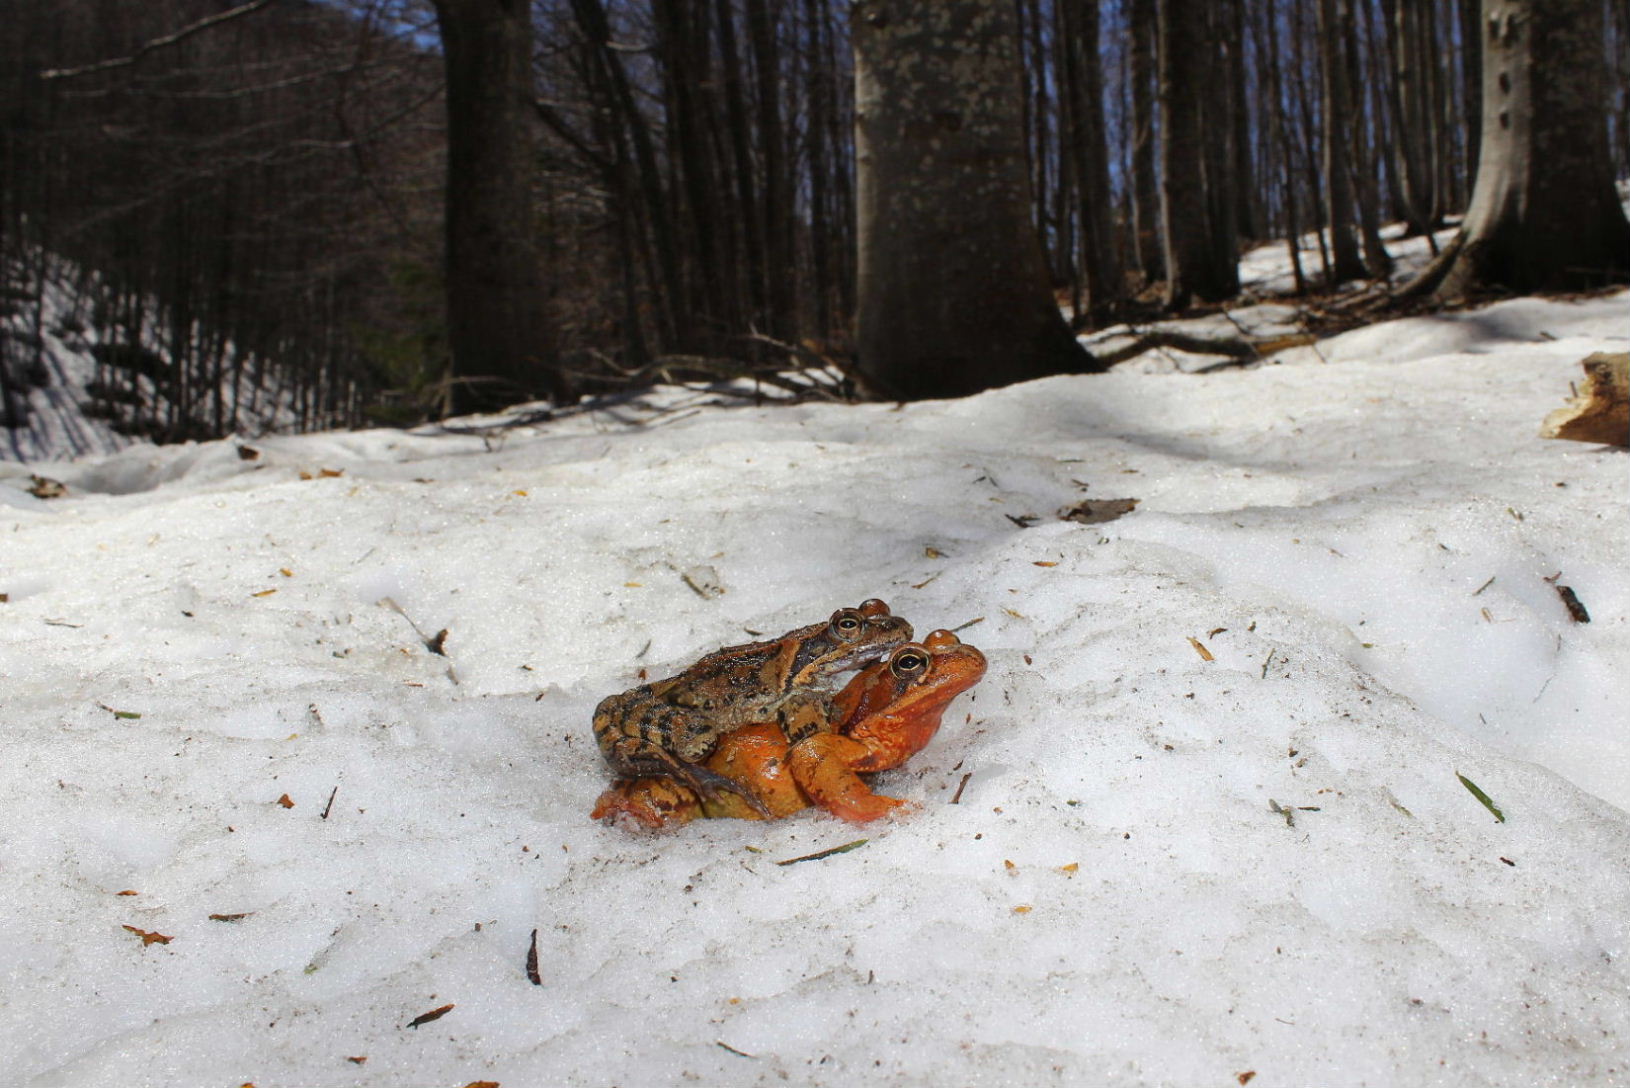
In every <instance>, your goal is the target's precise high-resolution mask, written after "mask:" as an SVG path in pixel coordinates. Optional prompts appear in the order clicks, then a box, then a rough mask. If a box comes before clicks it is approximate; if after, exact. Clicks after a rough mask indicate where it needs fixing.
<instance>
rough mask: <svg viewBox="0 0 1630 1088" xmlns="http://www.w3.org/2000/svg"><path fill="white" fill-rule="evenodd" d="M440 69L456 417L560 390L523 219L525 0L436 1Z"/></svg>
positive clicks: (526, 176)
mask: <svg viewBox="0 0 1630 1088" xmlns="http://www.w3.org/2000/svg"><path fill="white" fill-rule="evenodd" d="M436 21H437V23H438V25H439V26H440V27H441V39H442V53H443V56H444V57H445V62H446V66H447V228H446V229H447V254H446V290H447V327H448V342H449V344H450V346H451V349H452V355H453V375H454V377H455V379H456V382H455V384H454V391H455V395H454V397H453V401H452V404H453V406H454V407H455V409H464V408H471V407H477V406H483V405H489V406H490V405H495V404H503V403H510V402H513V401H515V400H518V399H523V398H524V397H526V396H528V395H531V394H534V393H539V392H547V393H548V394H550V395H551V396H553V397H555V398H556V399H563V398H566V397H568V396H569V395H570V387H569V385H568V383H567V382H566V379H565V377H564V375H563V374H562V373H561V371H560V369H559V367H558V366H557V365H556V361H555V354H554V346H553V344H552V342H551V337H550V331H549V327H548V322H547V317H546V311H545V301H546V300H545V295H544V289H543V269H542V258H541V256H540V254H539V249H538V237H537V222H536V219H535V217H534V213H533V199H532V189H533V171H534V170H535V169H536V165H537V163H536V152H535V147H536V143H535V140H534V139H533V138H531V135H530V134H531V133H532V131H533V129H532V126H533V123H534V122H533V107H532V98H533V94H532V15H531V4H530V2H529V0H436Z"/></svg>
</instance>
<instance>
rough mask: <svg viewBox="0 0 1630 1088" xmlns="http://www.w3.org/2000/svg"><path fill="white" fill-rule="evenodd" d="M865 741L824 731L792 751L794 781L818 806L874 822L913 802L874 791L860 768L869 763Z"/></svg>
mask: <svg viewBox="0 0 1630 1088" xmlns="http://www.w3.org/2000/svg"><path fill="white" fill-rule="evenodd" d="M870 754H871V753H870V751H869V750H868V749H867V747H866V746H865V745H864V744H861V743H860V742H859V741H857V740H852V739H850V738H849V737H845V736H842V735H840V734H837V733H820V734H817V735H815V736H813V737H810V738H809V739H807V740H805V741H804V742H802V743H801V744H796V745H794V746H793V748H792V750H791V751H790V752H789V753H788V756H787V762H788V767H789V769H790V770H791V771H792V777H793V780H794V781H796V782H797V783H798V785H799V787H800V788H802V789H803V791H804V792H805V793H806V794H808V795H809V799H810V800H811V801H813V802H814V803H815V804H816V806H817V807H819V808H822V809H825V810H826V811H827V812H830V813H831V814H832V815H834V816H837V817H840V818H841V819H844V820H848V821H849V822H850V823H857V824H863V823H870V822H871V821H872V820H876V819H878V818H879V817H882V816H887V815H888V814H889V813H890V812H893V811H894V810H895V809H897V808H899V807H900V806H901V805H906V804H909V802H906V801H902V800H899V799H898V798H894V797H885V796H883V795H882V794H880V793H873V792H872V788H871V787H870V786H868V785H867V784H866V782H865V780H864V779H862V778H861V777H860V775H859V773H857V771H856V768H857V767H863V766H865V765H866V760H867V758H868V757H869V756H870Z"/></svg>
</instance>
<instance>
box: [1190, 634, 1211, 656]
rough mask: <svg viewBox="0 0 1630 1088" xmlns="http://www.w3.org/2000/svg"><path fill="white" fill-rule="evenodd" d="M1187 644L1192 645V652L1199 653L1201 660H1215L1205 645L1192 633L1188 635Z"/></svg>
mask: <svg viewBox="0 0 1630 1088" xmlns="http://www.w3.org/2000/svg"><path fill="white" fill-rule="evenodd" d="M1189 645H1190V646H1193V647H1194V652H1195V653H1197V654H1199V655H1200V660H1201V661H1215V660H1217V659H1216V658H1214V657H1212V656H1211V651H1210V650H1208V649H1206V648H1205V646H1204V645H1203V644H1202V643H1201V642H1200V640H1199V639H1197V638H1195V637H1194V636H1193V635H1190V636H1189Z"/></svg>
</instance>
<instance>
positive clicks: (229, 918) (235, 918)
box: [209, 910, 255, 922]
mask: <svg viewBox="0 0 1630 1088" xmlns="http://www.w3.org/2000/svg"><path fill="white" fill-rule="evenodd" d="M253 913H255V912H254V911H252V910H246V911H244V912H243V913H242V914H212V915H210V916H209V920H210V921H212V922H241V921H243V920H244V919H245V918H247V917H249V916H250V915H251V914H253Z"/></svg>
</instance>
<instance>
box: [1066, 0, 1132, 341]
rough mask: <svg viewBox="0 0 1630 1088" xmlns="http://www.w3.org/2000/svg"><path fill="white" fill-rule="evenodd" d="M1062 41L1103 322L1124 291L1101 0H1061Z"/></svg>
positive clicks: (1090, 263)
mask: <svg viewBox="0 0 1630 1088" xmlns="http://www.w3.org/2000/svg"><path fill="white" fill-rule="evenodd" d="M1058 12H1059V16H1060V18H1059V31H1060V34H1061V36H1062V37H1063V38H1064V39H1065V40H1064V50H1063V53H1064V64H1065V72H1066V78H1065V79H1064V85H1065V87H1066V88H1067V92H1066V93H1068V94H1069V96H1070V99H1071V100H1070V101H1069V102H1068V103H1067V106H1068V108H1067V109H1066V110H1065V115H1066V116H1067V117H1069V118H1070V122H1071V124H1070V130H1071V131H1070V133H1069V144H1070V147H1071V149H1072V151H1073V161H1072V165H1073V166H1074V173H1075V178H1076V185H1077V192H1078V200H1079V205H1078V208H1079V214H1080V217H1081V264H1082V267H1083V269H1084V270H1085V272H1086V284H1087V303H1088V306H1089V307H1090V309H1091V312H1092V318H1093V323H1094V324H1095V325H1098V324H1102V323H1103V321H1104V320H1105V319H1106V318H1107V317H1108V315H1109V314H1110V313H1112V312H1113V310H1114V308H1115V307H1116V306H1117V305H1118V304H1119V303H1120V302H1121V301H1122V299H1123V298H1124V297H1125V295H1126V289H1125V283H1124V281H1123V277H1122V274H1121V262H1120V258H1119V254H1118V253H1117V251H1116V248H1115V235H1114V220H1113V218H1112V215H1111V212H1112V211H1113V206H1112V205H1113V201H1114V196H1113V191H1112V190H1111V189H1110V184H1109V150H1108V143H1107V141H1106V140H1105V138H1104V80H1103V74H1102V72H1101V70H1100V65H1099V62H1098V0H1059V7H1058Z"/></svg>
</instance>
